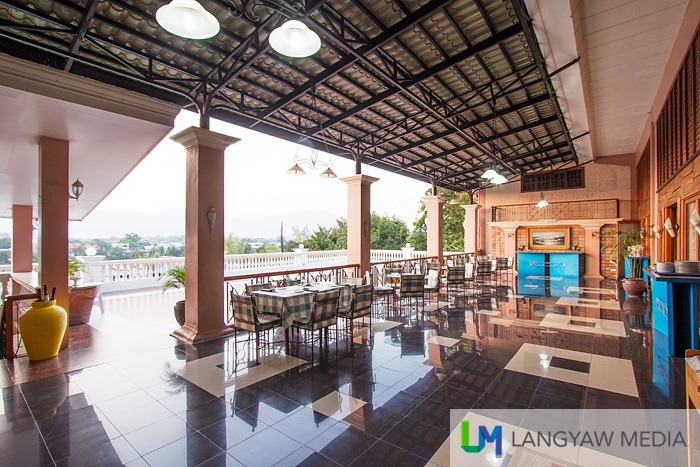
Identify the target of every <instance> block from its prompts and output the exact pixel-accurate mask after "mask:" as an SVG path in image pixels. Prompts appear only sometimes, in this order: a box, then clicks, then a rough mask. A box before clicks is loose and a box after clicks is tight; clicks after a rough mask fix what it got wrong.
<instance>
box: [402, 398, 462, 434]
mask: <svg viewBox="0 0 700 467" xmlns="http://www.w3.org/2000/svg"><path fill="white" fill-rule="evenodd" d="M460 408H462V407H453V406H451V405H448V404H443V403H442V402H436V401H434V400H430V399H426V400H424V401H423V402H421V403H420V404H418V405H417V406H416V408H414V409H413V410H412V411H411V412H410V413H409V414H408V417H409V418H412V419H414V420H419V421H421V422H423V423H427V424H428V425H432V426H434V427H436V428H440V429H445V430H449V428H450V410H451V409H460Z"/></svg>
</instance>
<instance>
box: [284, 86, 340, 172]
mask: <svg viewBox="0 0 700 467" xmlns="http://www.w3.org/2000/svg"><path fill="white" fill-rule="evenodd" d="M314 92H315V89H312V90H311V101H312V103H313V108H314V110H316V121H318V122H320V121H321V114H320V113H319V112H318V105H317V103H316V96H315V94H314ZM319 127H320V131H319V134H320V135H321V137H323V125H322V124H321V123H319ZM323 144H324V146H325V147H326V154H328V162H326V161H325V160H322V159H321V158H320V155H319V153H318V150H317V149H316V148H311V150H310V151H309V155H308V156H307V157H300V156H299V145H297V150H296V153H295V154H294V165H293V166H292V167H291V168H290V169H289V170H287V173H288V174H292V175H304V174H305V173H306V172H305V171H304V169H302V168H301V166H302V165H306V166H308V167H309V168H310V169H312V170H316V169H320V168H321V167H325V168H326V170H324V171H323V172H321V177H323V178H336V177H337V175H336V174H335V172H333V169H332V167H333V160H332V159H331V157H330V151H329V150H328V144H327V143H326V139H325V138H323Z"/></svg>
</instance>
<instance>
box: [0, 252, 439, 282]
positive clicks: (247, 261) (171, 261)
mask: <svg viewBox="0 0 700 467" xmlns="http://www.w3.org/2000/svg"><path fill="white" fill-rule="evenodd" d="M303 250H306V249H305V248H304V249H301V250H300V251H298V252H288V253H254V254H245V255H226V256H224V274H225V275H235V274H241V273H265V272H273V271H284V270H286V269H298V268H299V267H309V268H313V267H319V266H340V265H343V264H347V256H348V252H347V250H328V251H308V250H306V251H303ZM411 254H412V256H413V258H422V257H425V256H427V252H425V251H412V252H411ZM407 255H408V252H407V251H402V250H372V253H371V261H372V262H383V261H400V260H405V259H408V258H406V256H407ZM78 259H80V260H81V261H83V262H85V263H86V265H87V268H86V269H87V271H86V272H85V273H83V281H84V282H102V283H103V285H102V292H116V291H126V290H138V289H145V288H152V287H159V286H162V285H163V281H161V280H159V279H160V278H161V277H162V276H164V275H165V274H166V273H167V272H168V270H170V269H171V268H173V267H175V266H182V265H184V264H185V258H176V257H161V258H145V259H133V260H108V261H105V260H104V256H80V257H78ZM302 262H303V264H301V263H302ZM5 270H7V271H9V270H10V266H9V265H8V266H0V272H4V271H5Z"/></svg>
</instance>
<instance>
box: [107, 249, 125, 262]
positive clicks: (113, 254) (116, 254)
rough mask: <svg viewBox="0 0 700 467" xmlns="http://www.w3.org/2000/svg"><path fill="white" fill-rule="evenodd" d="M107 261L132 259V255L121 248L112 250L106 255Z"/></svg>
mask: <svg viewBox="0 0 700 467" xmlns="http://www.w3.org/2000/svg"><path fill="white" fill-rule="evenodd" d="M105 259H106V260H112V259H131V255H130V254H129V252H127V251H124V250H123V249H121V248H112V249H111V250H109V251H108V252H107V254H106V255H105Z"/></svg>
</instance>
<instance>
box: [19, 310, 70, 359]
mask: <svg viewBox="0 0 700 467" xmlns="http://www.w3.org/2000/svg"><path fill="white" fill-rule="evenodd" d="M18 322H19V332H20V333H21V334H22V341H23V342H24V347H25V348H26V349H27V355H28V356H29V360H32V361H37V360H46V359H47V358H51V357H55V356H56V355H58V350H59V349H60V348H61V341H62V340H63V335H64V334H65V333H66V327H67V324H68V313H66V310H64V309H63V308H62V307H60V306H57V305H56V300H48V301H45V302H38V301H36V302H32V307H31V308H30V309H29V310H27V311H26V312H25V313H24V314H23V315H22V316H20V317H19V320H18Z"/></svg>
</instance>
